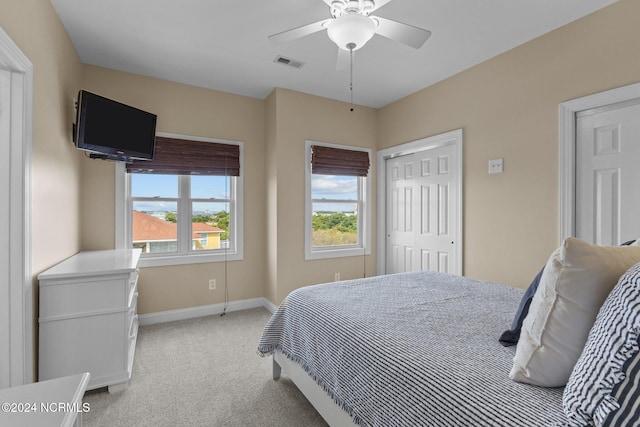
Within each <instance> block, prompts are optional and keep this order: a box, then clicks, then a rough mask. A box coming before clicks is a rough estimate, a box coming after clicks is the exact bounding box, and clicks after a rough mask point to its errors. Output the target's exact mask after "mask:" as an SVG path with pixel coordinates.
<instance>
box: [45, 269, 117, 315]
mask: <svg viewBox="0 0 640 427" xmlns="http://www.w3.org/2000/svg"><path fill="white" fill-rule="evenodd" d="M126 278H127V276H123V277H119V278H118V277H113V276H111V277H108V278H106V277H92V278H78V279H67V280H65V281H64V283H58V282H55V281H41V282H40V321H47V320H55V318H57V317H59V316H64V317H74V316H78V315H87V314H91V313H104V312H110V311H118V310H122V307H123V306H125V304H126V303H127V298H128V297H129V293H128V292H127V285H126V284H127V281H126Z"/></svg>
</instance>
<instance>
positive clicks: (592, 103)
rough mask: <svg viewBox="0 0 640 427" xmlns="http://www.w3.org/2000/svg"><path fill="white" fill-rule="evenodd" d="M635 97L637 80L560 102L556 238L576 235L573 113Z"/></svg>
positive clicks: (638, 94) (639, 87)
mask: <svg viewBox="0 0 640 427" xmlns="http://www.w3.org/2000/svg"><path fill="white" fill-rule="evenodd" d="M634 98H640V83H635V84H632V85H628V86H623V87H619V88H616V89H611V90H608V91H605V92H600V93H596V94H593V95H588V96H584V97H581V98H576V99H572V100H570V101H565V102H562V103H561V104H560V105H559V107H558V114H559V120H558V122H559V138H558V139H559V156H558V157H559V174H558V177H559V190H558V195H559V201H558V206H559V220H560V221H559V226H558V237H559V242H562V241H563V240H564V239H565V238H566V237H571V236H575V232H576V228H575V218H576V217H575V200H576V194H575V188H576V187H575V174H576V161H575V157H576V114H577V113H578V112H580V111H584V110H589V109H592V108H599V107H603V106H606V105H610V104H616V103H618V102H625V101H629V100H632V99H634Z"/></svg>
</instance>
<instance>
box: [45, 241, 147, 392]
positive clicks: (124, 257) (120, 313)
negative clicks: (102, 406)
mask: <svg viewBox="0 0 640 427" xmlns="http://www.w3.org/2000/svg"><path fill="white" fill-rule="evenodd" d="M140 253H141V251H140V249H126V250H106V251H86V252H80V253H78V254H76V255H74V256H72V257H71V258H68V259H66V260H65V261H63V262H61V263H60V264H58V265H56V266H54V267H52V268H50V269H49V270H47V271H45V272H43V273H41V274H40V275H39V276H38V280H39V281H40V315H39V324H40V334H39V335H40V349H39V361H38V362H39V379H40V381H43V380H48V379H52V378H58V377H64V376H67V375H73V374H78V373H82V372H89V373H90V374H91V380H90V381H89V384H88V386H87V389H88V390H91V389H95V388H99V387H104V386H109V392H114V391H120V390H123V389H125V388H126V387H127V385H128V381H129V379H130V378H131V370H132V367H133V357H134V354H135V348H136V338H137V336H138V315H137V311H136V304H137V300H138V260H139V259H140Z"/></svg>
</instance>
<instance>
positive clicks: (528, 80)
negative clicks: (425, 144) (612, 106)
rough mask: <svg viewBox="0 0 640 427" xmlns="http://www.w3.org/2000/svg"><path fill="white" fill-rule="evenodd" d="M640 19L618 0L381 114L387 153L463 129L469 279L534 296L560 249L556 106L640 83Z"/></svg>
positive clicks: (630, 1) (635, 4)
mask: <svg viewBox="0 0 640 427" xmlns="http://www.w3.org/2000/svg"><path fill="white" fill-rule="evenodd" d="M639 16H640V2H639V1H637V0H620V1H619V2H618V3H616V4H614V5H612V6H610V7H607V8H605V9H603V10H601V11H599V12H596V13H594V14H592V15H589V16H587V17H585V18H583V19H581V20H578V21H576V22H574V23H572V24H569V25H567V26H565V27H562V28H560V29H558V30H556V31H553V32H551V33H549V34H547V35H544V36H542V37H540V38H538V39H535V40H533V41H531V42H529V43H527V44H525V45H522V46H520V47H518V48H516V49H513V50H511V51H509V52H506V53H504V54H502V55H500V56H498V57H496V58H494V59H491V60H489V61H487V62H484V63H482V64H480V65H478V66H475V67H473V68H471V69H469V70H467V71H464V72H462V73H460V74H458V75H456V76H454V77H451V78H449V79H447V80H444V81H442V82H440V83H438V84H436V85H433V86H431V87H429V88H426V89H424V90H422V91H420V92H418V93H415V94H413V95H411V96H408V97H406V98H404V99H402V100H400V101H398V102H396V103H393V104H391V105H388V106H386V107H384V108H382V109H380V110H379V113H378V118H379V124H378V138H379V139H378V141H379V146H378V148H379V149H383V148H387V147H390V146H393V145H397V144H400V143H404V142H408V141H412V140H416V139H419V138H423V137H426V136H431V135H436V134H439V133H442V132H446V131H449V130H452V129H456V128H463V129H464V236H465V237H464V245H465V250H464V274H465V275H468V276H472V277H476V278H480V279H485V280H490V281H496V282H500V283H506V284H510V285H513V286H518V287H526V286H527V285H528V284H529V282H530V281H531V279H532V278H533V276H534V275H535V274H536V273H537V271H538V270H539V269H540V268H541V267H542V265H543V264H544V262H545V261H546V259H547V257H548V256H549V254H550V253H551V251H553V249H555V247H556V246H557V244H558V201H557V198H558V191H557V189H558V104H559V103H561V102H563V101H566V100H569V99H574V98H577V97H581V96H585V95H588V94H591V93H596V92H601V91H604V90H607V89H611V88H614V87H619V86H623V85H627V84H631V83H636V82H638V81H640V43H638V40H640V26H639V25H638V17H639ZM494 158H504V168H505V169H504V173H502V174H495V175H489V174H488V173H487V162H488V160H490V159H494ZM633 237H635V236H631V237H629V238H633Z"/></svg>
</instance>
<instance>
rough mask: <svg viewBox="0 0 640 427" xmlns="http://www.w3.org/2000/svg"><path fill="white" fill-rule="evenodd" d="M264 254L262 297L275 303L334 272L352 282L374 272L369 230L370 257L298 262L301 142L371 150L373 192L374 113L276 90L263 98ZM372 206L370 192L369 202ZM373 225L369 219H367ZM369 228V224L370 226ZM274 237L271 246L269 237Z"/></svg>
mask: <svg viewBox="0 0 640 427" xmlns="http://www.w3.org/2000/svg"><path fill="white" fill-rule="evenodd" d="M267 109H268V112H267V116H268V117H269V123H268V133H267V135H268V136H267V153H268V155H267V159H268V171H269V172H268V179H267V194H268V198H269V205H268V208H269V215H268V218H269V223H268V230H269V233H270V238H269V245H270V246H269V248H270V251H276V255H275V257H273V253H272V254H270V256H271V257H272V258H271V261H270V262H269V264H268V266H269V272H268V274H267V277H268V278H269V283H268V284H267V298H268V299H269V300H271V301H272V302H274V303H276V304H278V303H280V301H282V299H283V298H284V297H285V296H286V295H287V294H288V293H289V292H291V291H292V290H294V289H296V288H298V287H300V286H303V285H309V284H317V283H324V282H330V281H333V280H334V273H336V272H340V273H341V278H342V279H343V280H345V279H353V278H358V277H362V276H363V266H364V268H366V274H367V276H371V275H374V274H375V271H376V265H375V227H373V229H372V233H373V239H372V240H373V242H374V244H373V252H372V255H371V256H367V257H366V259H363V257H347V258H331V259H325V260H313V261H305V259H304V197H305V188H304V187H305V185H304V182H305V181H304V177H305V175H304V167H305V164H304V159H305V152H304V149H305V141H306V140H311V141H319V142H328V143H333V144H341V145H350V146H355V147H365V148H371V149H373V152H372V159H371V161H372V169H371V176H372V179H373V188H375V146H376V114H377V113H376V110H374V109H371V108H366V107H359V106H356V108H355V110H354V111H353V112H351V111H349V104H346V103H342V102H338V101H334V100H330V99H327V98H321V97H317V96H310V95H305V94H302V93H299V92H293V91H290V90H285V89H276V90H275V92H274V93H272V94H271V96H270V97H269V98H268V99H267ZM371 202H372V203H373V206H375V194H374V195H373V200H372V201H371ZM373 221H375V215H374V218H373ZM374 224H375V222H374ZM274 238H275V239H276V240H277V241H276V242H274V241H273V240H272V239H274Z"/></svg>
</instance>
